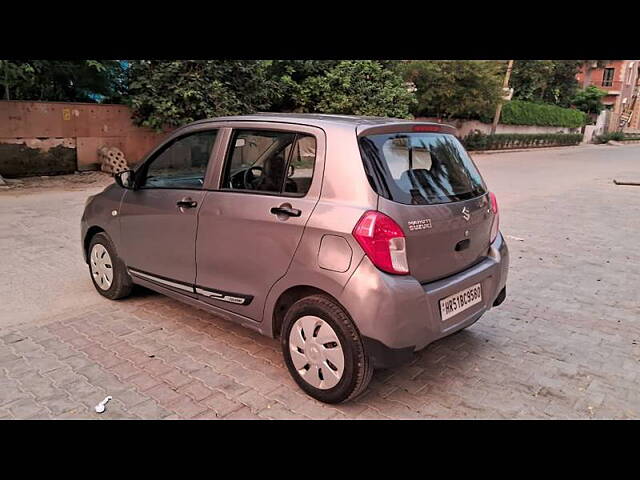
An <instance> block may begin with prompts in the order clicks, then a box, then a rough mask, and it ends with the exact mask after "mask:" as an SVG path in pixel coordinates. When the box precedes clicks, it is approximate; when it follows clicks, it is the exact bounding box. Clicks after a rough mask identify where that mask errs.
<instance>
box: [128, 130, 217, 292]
mask: <svg viewBox="0 0 640 480" xmlns="http://www.w3.org/2000/svg"><path fill="white" fill-rule="evenodd" d="M216 135H217V130H205V131H198V132H195V133H191V134H187V135H185V136H181V137H178V138H175V139H173V140H170V141H169V142H168V143H167V144H166V145H165V146H163V147H162V148H161V149H159V151H158V152H157V153H156V154H154V155H153V156H152V157H151V158H150V159H149V160H148V161H147V162H145V164H144V165H142V166H141V167H140V168H139V169H138V170H137V171H136V179H135V181H136V189H135V190H127V192H126V193H125V196H124V198H123V200H122V205H121V207H120V228H121V238H122V252H121V253H122V257H123V259H124V261H125V263H126V265H127V267H128V268H129V271H130V272H131V273H132V274H133V275H134V276H137V277H140V278H143V279H145V280H150V281H153V282H155V283H159V284H161V285H163V286H165V287H170V288H173V289H178V290H182V291H187V292H191V293H192V292H193V284H194V282H195V278H196V265H195V239H196V233H197V226H198V210H199V209H200V208H201V206H202V202H203V200H204V197H205V191H204V190H203V185H204V182H205V174H206V171H207V166H208V165H209V160H210V157H211V152H212V149H213V145H214V143H215V140H216Z"/></svg>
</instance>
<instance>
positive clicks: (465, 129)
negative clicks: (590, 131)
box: [416, 117, 580, 138]
mask: <svg viewBox="0 0 640 480" xmlns="http://www.w3.org/2000/svg"><path fill="white" fill-rule="evenodd" d="M416 120H422V121H426V122H437V121H438V119H437V118H433V117H419V118H417V119H416ZM443 123H448V124H449V125H453V126H454V127H456V128H457V130H458V133H457V135H458V137H461V138H462V137H466V136H467V135H468V134H469V133H471V132H472V131H474V130H480V131H481V132H483V133H490V132H491V124H490V123H482V122H479V121H477V120H456V119H454V120H445V121H443ZM496 133H580V128H566V127H541V126H537V125H503V124H498V127H497V128H496Z"/></svg>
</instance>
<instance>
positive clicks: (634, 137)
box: [593, 132, 640, 143]
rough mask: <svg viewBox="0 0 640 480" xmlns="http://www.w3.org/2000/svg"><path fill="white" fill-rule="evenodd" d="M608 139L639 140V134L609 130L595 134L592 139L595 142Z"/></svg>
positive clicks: (605, 141) (603, 141)
mask: <svg viewBox="0 0 640 480" xmlns="http://www.w3.org/2000/svg"><path fill="white" fill-rule="evenodd" d="M609 140H613V141H616V142H624V141H625V140H640V136H639V135H635V134H627V133H623V132H609V133H603V134H602V135H596V136H595V137H594V139H593V141H594V142H595V143H607V142H608V141H609Z"/></svg>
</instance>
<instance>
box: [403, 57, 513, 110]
mask: <svg viewBox="0 0 640 480" xmlns="http://www.w3.org/2000/svg"><path fill="white" fill-rule="evenodd" d="M398 68H399V70H400V71H401V72H402V74H403V76H404V79H405V80H406V81H407V82H412V83H413V84H414V85H415V87H416V92H415V93H416V97H417V105H416V107H415V109H414V110H413V113H414V114H415V115H416V116H436V117H438V118H453V117H456V118H468V119H479V120H483V121H491V118H492V117H493V114H494V112H495V108H496V106H497V104H498V102H499V101H500V97H501V88H502V75H503V74H504V72H503V70H502V69H501V65H500V63H499V62H494V61H479V60H455V61H453V60H428V61H427V60H412V61H409V62H400V64H399V67H398Z"/></svg>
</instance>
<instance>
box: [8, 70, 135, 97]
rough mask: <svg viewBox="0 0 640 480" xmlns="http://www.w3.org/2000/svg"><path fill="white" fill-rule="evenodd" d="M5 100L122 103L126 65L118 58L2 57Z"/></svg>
mask: <svg viewBox="0 0 640 480" xmlns="http://www.w3.org/2000/svg"><path fill="white" fill-rule="evenodd" d="M0 84H1V85H2V96H3V97H4V99H5V100H37V101H59V102H98V101H102V102H113V103H116V102H120V101H121V100H122V96H123V94H124V93H125V83H124V67H123V65H122V63H121V62H119V61H117V60H0Z"/></svg>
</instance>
